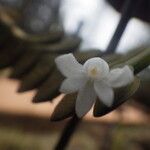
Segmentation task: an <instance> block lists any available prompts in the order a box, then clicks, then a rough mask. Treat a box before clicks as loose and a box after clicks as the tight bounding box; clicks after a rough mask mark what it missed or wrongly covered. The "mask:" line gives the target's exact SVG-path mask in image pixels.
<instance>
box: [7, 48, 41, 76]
mask: <svg viewBox="0 0 150 150" xmlns="http://www.w3.org/2000/svg"><path fill="white" fill-rule="evenodd" d="M41 54H42V53H41V51H36V50H30V49H29V50H27V51H25V52H24V54H23V56H22V57H21V58H19V60H18V61H17V63H16V64H15V65H14V66H13V71H12V73H11V75H10V77H11V78H21V77H22V76H23V75H24V74H25V73H28V72H29V70H30V69H31V68H32V67H33V66H34V65H35V64H36V63H37V61H38V60H39V58H40V57H41Z"/></svg>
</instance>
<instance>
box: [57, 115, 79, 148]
mask: <svg viewBox="0 0 150 150" xmlns="http://www.w3.org/2000/svg"><path fill="white" fill-rule="evenodd" d="M80 121H81V120H80V119H79V118H78V117H77V116H76V115H75V116H73V117H72V118H71V120H70V121H69V122H68V124H67V125H66V127H65V129H64V131H63V133H62V135H61V137H60V139H59V141H58V143H57V145H56V147H55V150H64V149H65V148H66V146H67V145H68V143H69V141H70V139H71V136H72V135H73V133H74V132H75V130H76V128H77V126H78V125H79V123H80Z"/></svg>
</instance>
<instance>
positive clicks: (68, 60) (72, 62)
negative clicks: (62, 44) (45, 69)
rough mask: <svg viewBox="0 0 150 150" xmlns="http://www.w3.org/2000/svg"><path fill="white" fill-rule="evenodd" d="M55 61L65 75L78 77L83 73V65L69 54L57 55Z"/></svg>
mask: <svg viewBox="0 0 150 150" xmlns="http://www.w3.org/2000/svg"><path fill="white" fill-rule="evenodd" d="M55 63H56V65H57V67H58V69H59V70H60V71H61V73H62V74H63V75H64V76H66V77H78V76H80V75H81V74H83V66H82V65H81V64H80V63H78V62H77V60H76V59H75V57H74V56H73V55H72V54H71V53H70V54H65V55H61V56H58V57H57V58H56V59H55Z"/></svg>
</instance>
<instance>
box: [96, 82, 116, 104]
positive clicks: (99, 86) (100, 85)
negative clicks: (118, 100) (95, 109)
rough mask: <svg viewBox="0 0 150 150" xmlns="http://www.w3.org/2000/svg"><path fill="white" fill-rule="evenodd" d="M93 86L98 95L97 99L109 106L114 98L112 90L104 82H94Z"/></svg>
mask: <svg viewBox="0 0 150 150" xmlns="http://www.w3.org/2000/svg"><path fill="white" fill-rule="evenodd" d="M94 88H95V91H96V94H97V95H98V97H99V99H100V100H101V101H102V102H103V103H104V104H105V105H106V106H108V107H110V106H111V105H112V103H113V100H114V92H113V89H112V88H111V87H109V86H108V85H107V84H106V83H104V82H102V81H101V82H94Z"/></svg>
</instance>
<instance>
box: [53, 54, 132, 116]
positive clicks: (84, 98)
mask: <svg viewBox="0 0 150 150" xmlns="http://www.w3.org/2000/svg"><path fill="white" fill-rule="evenodd" d="M55 62H56V65H57V68H58V69H59V70H60V72H61V73H62V74H63V75H64V76H65V77H66V79H65V80H64V81H63V83H62V85H61V87H60V92H62V93H65V94H70V93H74V92H78V95H77V99H76V105H75V111H76V114H77V116H78V117H83V116H84V115H85V114H86V113H87V112H88V111H89V110H90V109H91V107H92V106H93V104H94V103H95V101H96V99H97V96H98V98H99V100H100V101H101V102H102V103H104V104H105V105H106V106H108V107H110V106H112V104H113V100H114V91H113V88H119V87H122V86H126V85H128V84H129V83H131V82H132V81H133V80H134V75H133V71H132V70H131V69H130V68H129V66H124V67H123V68H116V69H112V70H110V69H109V65H108V63H107V62H106V61H105V60H103V59H102V58H99V57H94V58H91V59H89V60H87V61H86V62H85V63H84V64H83V65H82V64H80V63H79V62H78V61H77V60H76V59H75V57H74V56H73V54H65V55H61V56H59V57H57V58H56V59H55Z"/></svg>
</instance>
